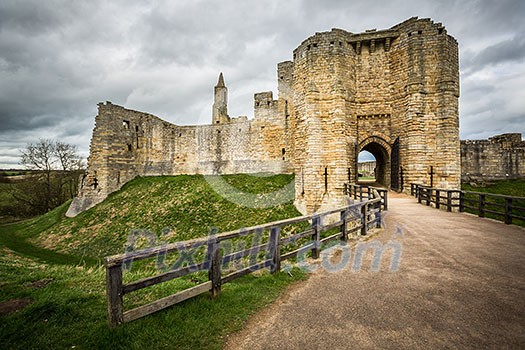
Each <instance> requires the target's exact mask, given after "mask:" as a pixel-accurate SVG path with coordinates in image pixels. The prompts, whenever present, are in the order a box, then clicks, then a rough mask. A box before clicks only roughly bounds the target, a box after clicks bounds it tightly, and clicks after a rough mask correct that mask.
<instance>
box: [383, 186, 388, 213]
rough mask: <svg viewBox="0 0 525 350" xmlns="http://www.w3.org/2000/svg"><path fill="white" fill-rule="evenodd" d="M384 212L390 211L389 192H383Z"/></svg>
mask: <svg viewBox="0 0 525 350" xmlns="http://www.w3.org/2000/svg"><path fill="white" fill-rule="evenodd" d="M383 210H388V190H386V191H383Z"/></svg>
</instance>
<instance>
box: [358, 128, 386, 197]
mask: <svg viewBox="0 0 525 350" xmlns="http://www.w3.org/2000/svg"><path fill="white" fill-rule="evenodd" d="M361 151H368V152H370V153H372V155H373V156H374V157H375V159H376V174H375V177H376V182H377V183H379V184H380V185H382V186H384V187H386V188H390V165H391V164H390V163H391V160H390V155H391V152H392V148H391V146H390V144H389V143H388V142H387V141H385V140H384V139H382V138H381V137H377V136H371V137H368V138H366V139H365V140H363V141H361V142H360V143H359V150H358V154H359V152H361Z"/></svg>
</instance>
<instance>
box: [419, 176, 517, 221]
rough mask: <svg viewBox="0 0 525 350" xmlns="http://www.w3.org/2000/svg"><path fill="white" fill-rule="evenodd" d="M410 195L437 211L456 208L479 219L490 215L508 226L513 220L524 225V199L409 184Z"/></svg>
mask: <svg viewBox="0 0 525 350" xmlns="http://www.w3.org/2000/svg"><path fill="white" fill-rule="evenodd" d="M410 193H411V195H412V196H414V197H416V198H417V200H418V202H419V203H424V204H426V205H433V206H434V207H436V208H437V209H440V208H446V209H447V211H452V208H458V210H459V211H460V212H464V211H468V212H471V213H473V214H476V215H478V216H479V217H485V216H487V214H489V215H490V214H491V215H490V216H493V217H494V218H496V219H498V220H500V221H503V222H505V223H506V224H508V225H510V224H512V223H513V220H519V221H521V222H523V223H525V197H516V196H506V195H502V194H495V193H487V192H473V191H462V190H446V189H439V188H431V187H429V186H424V185H419V184H410Z"/></svg>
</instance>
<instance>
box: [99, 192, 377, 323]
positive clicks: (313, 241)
mask: <svg viewBox="0 0 525 350" xmlns="http://www.w3.org/2000/svg"><path fill="white" fill-rule="evenodd" d="M383 200H384V201H385V203H386V197H385V198H384V199H383ZM381 201H382V199H381V198H371V199H369V200H366V201H362V202H358V203H355V204H352V205H349V206H347V207H344V208H339V209H334V210H330V211H326V212H323V213H317V214H314V215H306V216H300V217H295V218H291V219H286V220H281V221H275V222H270V223H267V224H264V225H259V226H254V227H249V228H245V229H241V230H235V231H232V232H226V233H221V234H217V235H212V236H209V237H206V238H201V239H194V240H189V241H184V242H177V243H173V244H167V245H164V246H158V247H154V248H148V249H143V250H137V251H133V252H129V253H126V254H120V255H114V256H109V257H106V258H105V266H106V292H107V300H108V314H109V323H110V325H112V326H115V325H118V324H121V323H124V322H129V321H133V320H135V319H138V318H140V317H143V316H146V315H149V314H151V313H153V312H156V311H159V310H161V309H164V308H166V307H169V306H171V305H174V304H176V303H179V302H181V301H183V300H186V299H189V298H192V297H194V296H196V295H199V294H201V293H204V292H208V291H210V292H211V295H212V296H216V295H218V294H219V293H220V291H221V285H222V284H224V283H228V282H231V281H232V280H234V279H236V278H238V277H241V276H243V275H246V274H249V273H251V272H254V271H257V270H260V269H263V268H269V269H270V271H271V273H274V272H276V271H279V270H280V268H281V261H284V260H287V259H291V258H294V257H297V256H298V255H299V254H307V253H308V252H311V256H312V257H313V258H318V257H319V252H320V248H321V244H323V243H325V242H328V241H330V240H335V239H340V240H342V241H346V240H347V238H348V236H349V235H350V234H352V233H355V235H359V234H360V235H366V234H367V231H368V230H369V229H370V228H371V227H372V226H376V227H380V226H381V209H382V205H381V204H380V203H381ZM334 217H335V218H334ZM290 225H292V226H293V225H295V227H299V226H298V225H302V227H303V228H304V227H306V229H304V230H303V231H302V232H300V233H296V234H293V233H292V234H290V235H288V234H285V233H284V231H283V230H282V228H283V227H287V228H290V227H291V226H290ZM288 231H290V230H288ZM291 231H293V230H291ZM334 231H337V232H335V233H334ZM323 233H325V235H327V237H324V236H325V235H323ZM250 235H251V236H252V238H253V239H254V238H255V237H259V238H263V239H261V240H257V243H256V244H255V245H254V244H252V245H251V247H250V248H248V249H238V248H237V247H236V248H235V249H238V250H237V251H234V252H232V251H231V250H232V249H231V247H233V246H234V244H233V243H235V242H236V243H239V240H240V239H245V240H246V239H247V238H248V236H250ZM235 240H237V241H235ZM233 241H235V242H233ZM253 242H255V240H254V241H253ZM301 242H303V243H301ZM237 245H238V244H237ZM245 247H246V245H244V247H242V248H245ZM228 248H230V249H228ZM196 249H202V250H203V251H205V253H204V254H202V255H203V257H202V259H201V261H199V262H197V263H195V262H192V264H191V265H190V266H179V267H173V268H172V269H170V270H169V271H166V272H162V273H160V274H157V275H154V276H151V277H147V278H144V279H141V280H138V281H133V282H130V283H125V284H124V283H123V266H127V264H130V263H131V262H133V261H135V262H136V261H139V260H144V259H152V258H153V259H155V258H158V257H159V256H161V255H162V256H166V255H168V254H174V253H175V254H188V252H191V251H193V252H195V250H196ZM235 249H234V250H235ZM229 250H230V251H229ZM232 262H237V263H239V264H242V266H243V267H242V268H240V269H236V270H234V271H231V270H227V267H228V266H231V265H232V264H231V263H232ZM246 265H248V266H246ZM198 271H207V272H208V280H207V281H206V282H203V283H200V284H197V285H195V286H193V287H191V288H188V289H185V290H183V291H180V292H178V293H176V294H173V295H170V296H168V297H165V298H162V299H158V300H156V301H153V302H151V303H149V304H146V305H143V306H139V307H136V308H134V309H131V310H127V311H125V310H124V296H125V295H127V294H129V293H132V292H135V291H137V290H140V289H143V288H146V287H149V286H153V285H156V284H159V283H163V282H167V281H170V280H173V279H175V278H180V277H183V276H186V275H189V274H192V273H195V272H198Z"/></svg>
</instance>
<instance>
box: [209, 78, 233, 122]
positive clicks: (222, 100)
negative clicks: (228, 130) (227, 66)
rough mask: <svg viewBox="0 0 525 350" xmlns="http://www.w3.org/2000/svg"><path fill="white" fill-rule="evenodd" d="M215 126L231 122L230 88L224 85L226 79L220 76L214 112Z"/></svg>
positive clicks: (216, 88) (216, 87) (216, 89)
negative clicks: (229, 107) (229, 112)
mask: <svg viewBox="0 0 525 350" xmlns="http://www.w3.org/2000/svg"><path fill="white" fill-rule="evenodd" d="M212 115H213V117H212V120H213V124H223V123H228V122H229V121H230V117H229V116H228V88H227V87H226V85H225V84H224V77H223V75H222V72H221V74H219V81H218V82H217V85H216V86H215V99H214V102H213V112H212Z"/></svg>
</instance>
